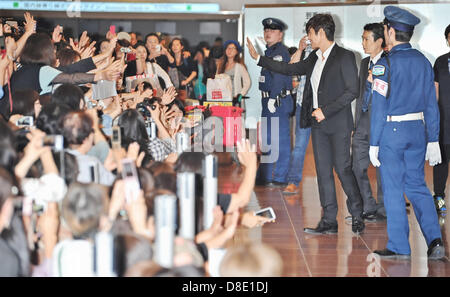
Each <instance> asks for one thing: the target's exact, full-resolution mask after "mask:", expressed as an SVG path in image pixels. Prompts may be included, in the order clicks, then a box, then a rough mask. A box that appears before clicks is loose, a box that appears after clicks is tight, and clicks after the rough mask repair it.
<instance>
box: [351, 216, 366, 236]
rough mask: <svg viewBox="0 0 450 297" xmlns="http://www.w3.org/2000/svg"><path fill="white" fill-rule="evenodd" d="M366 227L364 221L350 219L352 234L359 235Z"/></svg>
mask: <svg viewBox="0 0 450 297" xmlns="http://www.w3.org/2000/svg"><path fill="white" fill-rule="evenodd" d="M364 228H366V225H364V221H363V220H362V219H360V218H355V217H353V218H352V231H353V233H356V234H359V233H362V232H363V231H364Z"/></svg>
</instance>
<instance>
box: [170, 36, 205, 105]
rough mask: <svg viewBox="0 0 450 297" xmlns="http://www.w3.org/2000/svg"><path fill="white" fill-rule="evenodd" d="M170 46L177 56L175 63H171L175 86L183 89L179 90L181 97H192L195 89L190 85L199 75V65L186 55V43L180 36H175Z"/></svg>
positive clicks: (174, 55) (175, 56) (182, 98)
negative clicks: (184, 53) (184, 52)
mask: <svg viewBox="0 0 450 297" xmlns="http://www.w3.org/2000/svg"><path fill="white" fill-rule="evenodd" d="M169 48H170V50H171V52H172V53H173V57H174V58H175V61H174V63H172V64H170V69H169V75H171V79H172V82H173V84H174V86H175V88H177V89H179V90H180V91H181V92H180V91H178V94H179V99H181V100H184V99H186V98H192V95H193V94H191V93H193V90H192V87H190V86H191V82H193V80H194V79H195V78H196V77H197V71H198V70H197V65H196V63H195V62H194V60H193V59H192V58H191V57H187V58H185V57H184V55H183V51H184V50H185V48H184V43H183V41H182V40H181V39H180V38H174V39H173V40H172V42H171V43H170V46H169Z"/></svg>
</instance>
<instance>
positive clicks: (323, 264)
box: [219, 145, 450, 277]
mask: <svg viewBox="0 0 450 297" xmlns="http://www.w3.org/2000/svg"><path fill="white" fill-rule="evenodd" d="M369 177H370V180H371V183H372V188H373V189H376V187H375V185H376V178H375V170H374V168H372V167H371V168H369ZM219 181H220V187H221V189H222V190H224V191H233V190H235V189H237V188H236V187H237V186H238V184H239V181H240V174H239V170H238V169H237V168H236V166H226V165H223V166H221V170H220V176H219ZM426 181H427V184H428V187H429V189H432V168H431V167H428V166H427V167H426ZM336 186H337V190H336V192H337V198H338V203H339V212H338V224H339V232H338V234H337V235H311V234H306V233H304V232H303V228H305V227H315V226H316V225H317V223H318V221H319V220H320V217H321V207H320V202H319V194H318V188H317V179H316V175H315V167H314V159H313V153H312V148H311V145H310V146H309V147H308V150H307V154H306V158H305V165H304V171H303V181H302V183H301V191H300V194H299V195H291V196H284V195H283V194H282V192H281V189H273V188H266V187H261V186H258V187H255V194H256V197H254V198H253V199H252V200H253V201H252V203H251V205H250V206H249V207H250V208H251V209H258V208H264V207H268V206H271V207H273V209H274V211H275V213H276V215H277V221H276V222H275V223H272V224H266V225H264V226H263V227H262V228H255V229H253V230H250V231H249V230H243V229H240V230H239V232H238V234H237V235H236V237H237V238H236V239H235V242H239V241H240V240H254V241H262V242H264V243H267V244H269V245H271V246H273V247H274V248H276V249H277V250H278V251H279V252H280V254H281V256H282V258H283V260H284V276H313V277H314V276H337V277H345V276H353V277H386V276H391V277H392V276H394V277H408V276H414V277H417V276H434V277H436V276H438V277H439V276H441V277H442V276H450V262H449V258H448V255H449V251H450V246H449V241H448V239H449V238H450V237H449V231H450V225H449V224H450V214H449V215H448V217H440V223H441V226H442V228H441V231H442V235H443V241H444V243H445V248H446V255H447V257H446V259H445V260H444V261H428V260H427V245H426V243H425V239H424V238H423V236H422V233H421V231H420V227H419V225H418V223H417V221H416V218H415V215H414V211H413V209H412V206H410V207H409V211H408V217H409V223H410V245H411V250H412V254H411V259H410V260H389V261H388V260H380V259H379V258H378V257H377V256H376V255H375V254H373V253H372V252H373V251H374V250H377V249H383V248H385V246H386V243H387V235H386V222H377V223H367V224H366V229H365V231H364V233H363V234H362V235H360V236H356V235H354V234H353V233H352V231H351V225H349V223H346V222H345V220H344V218H345V217H346V216H348V215H349V213H348V211H347V207H346V205H345V199H346V196H345V194H344V192H343V190H342V188H341V186H340V182H339V180H338V179H337V178H336ZM449 189H450V185H448V187H447V197H448V196H449V192H450V191H449ZM446 203H447V205H450V201H449V200H448V199H446Z"/></svg>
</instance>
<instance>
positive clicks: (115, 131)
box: [111, 126, 122, 149]
mask: <svg viewBox="0 0 450 297" xmlns="http://www.w3.org/2000/svg"><path fill="white" fill-rule="evenodd" d="M121 145H122V136H121V131H120V127H119V126H113V127H112V139H111V146H112V148H113V149H120V148H121Z"/></svg>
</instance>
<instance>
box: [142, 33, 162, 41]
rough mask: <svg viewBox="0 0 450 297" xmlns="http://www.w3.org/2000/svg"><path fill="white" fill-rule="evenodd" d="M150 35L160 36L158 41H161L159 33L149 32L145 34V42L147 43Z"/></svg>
mask: <svg viewBox="0 0 450 297" xmlns="http://www.w3.org/2000/svg"><path fill="white" fill-rule="evenodd" d="M150 36H155V37H156V38H158V42H161V38H160V37H159V36H158V34H156V33H149V34H147V35H145V39H144V43H147V39H148V38H149V37H150Z"/></svg>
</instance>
